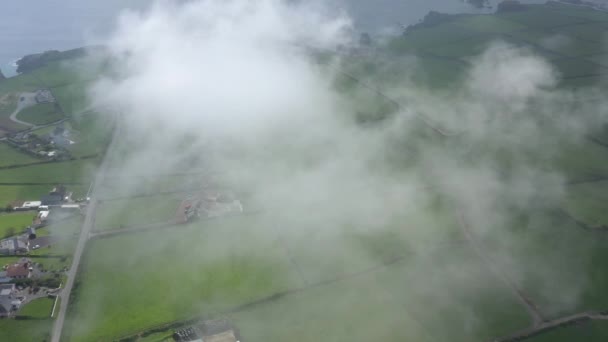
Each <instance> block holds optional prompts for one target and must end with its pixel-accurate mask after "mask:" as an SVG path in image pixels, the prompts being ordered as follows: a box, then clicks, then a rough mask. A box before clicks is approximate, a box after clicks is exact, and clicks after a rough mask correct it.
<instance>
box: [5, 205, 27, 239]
mask: <svg viewBox="0 0 608 342" xmlns="http://www.w3.org/2000/svg"><path fill="white" fill-rule="evenodd" d="M35 216H36V212H35V211H27V212H21V213H11V214H0V238H3V237H5V236H12V235H15V234H19V233H23V232H24V231H25V228H27V227H28V226H29V225H30V224H32V220H33V219H34V217H35Z"/></svg>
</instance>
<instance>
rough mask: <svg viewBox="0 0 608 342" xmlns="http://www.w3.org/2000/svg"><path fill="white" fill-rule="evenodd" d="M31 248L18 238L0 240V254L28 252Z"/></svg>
mask: <svg viewBox="0 0 608 342" xmlns="http://www.w3.org/2000/svg"><path fill="white" fill-rule="evenodd" d="M28 251H29V249H28V248H27V244H26V243H25V242H23V241H21V240H19V239H18V238H10V239H4V240H2V241H0V254H4V255H15V254H21V253H27V252H28Z"/></svg>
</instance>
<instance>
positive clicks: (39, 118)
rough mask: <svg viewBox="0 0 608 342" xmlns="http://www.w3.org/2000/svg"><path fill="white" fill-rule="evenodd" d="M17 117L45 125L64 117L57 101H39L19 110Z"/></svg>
mask: <svg viewBox="0 0 608 342" xmlns="http://www.w3.org/2000/svg"><path fill="white" fill-rule="evenodd" d="M17 118H18V119H19V120H22V121H25V122H29V123H32V124H34V125H45V124H48V123H51V122H55V121H58V120H61V119H63V114H62V113H61V112H60V111H59V109H58V108H57V106H56V104H55V103H39V104H36V105H34V106H31V107H27V108H24V109H22V110H21V111H19V114H17Z"/></svg>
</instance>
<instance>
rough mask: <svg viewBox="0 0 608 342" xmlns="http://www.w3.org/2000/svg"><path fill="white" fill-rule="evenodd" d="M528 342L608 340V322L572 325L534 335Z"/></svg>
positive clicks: (599, 341) (595, 341)
mask: <svg viewBox="0 0 608 342" xmlns="http://www.w3.org/2000/svg"><path fill="white" fill-rule="evenodd" d="M526 341H527V342H572V341H585V342H604V341H608V323H607V322H605V321H592V322H585V323H582V324H577V325H572V326H568V327H564V328H560V329H556V330H553V331H549V332H547V333H544V334H541V335H539V336H536V337H533V338H531V339H529V340H526Z"/></svg>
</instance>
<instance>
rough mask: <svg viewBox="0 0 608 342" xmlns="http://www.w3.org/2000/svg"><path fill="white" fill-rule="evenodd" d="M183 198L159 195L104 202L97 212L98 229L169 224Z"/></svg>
mask: <svg viewBox="0 0 608 342" xmlns="http://www.w3.org/2000/svg"><path fill="white" fill-rule="evenodd" d="M182 199H183V196H180V195H179V194H177V195H157V196H153V197H138V198H130V199H121V200H110V201H104V202H103V203H102V204H101V205H100V206H99V209H98V210H97V219H96V221H97V225H96V227H97V229H98V230H106V229H116V228H120V227H123V226H124V227H127V226H132V225H145V224H150V223H162V222H169V221H171V220H173V219H174V218H175V213H176V211H177V208H178V206H179V204H180V203H181V200H182Z"/></svg>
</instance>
